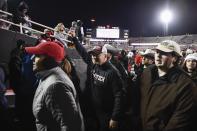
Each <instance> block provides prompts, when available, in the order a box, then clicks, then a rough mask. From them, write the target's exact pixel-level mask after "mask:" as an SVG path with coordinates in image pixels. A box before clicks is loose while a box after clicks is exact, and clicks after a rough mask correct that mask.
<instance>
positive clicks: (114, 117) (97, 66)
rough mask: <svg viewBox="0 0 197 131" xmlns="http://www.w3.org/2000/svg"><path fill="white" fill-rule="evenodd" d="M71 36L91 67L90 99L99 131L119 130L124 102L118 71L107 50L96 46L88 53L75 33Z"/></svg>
mask: <svg viewBox="0 0 197 131" xmlns="http://www.w3.org/2000/svg"><path fill="white" fill-rule="evenodd" d="M70 34H71V36H72V37H73V42H74V44H75V47H76V49H77V51H78V52H79V54H80V55H81V56H82V58H83V60H84V61H85V62H86V63H87V64H88V66H89V67H90V68H89V69H90V71H91V76H90V77H91V78H90V84H91V86H90V90H91V96H90V97H91V98H90V99H91V100H92V104H93V107H94V111H95V115H96V118H97V120H98V126H99V131H109V130H111V129H119V122H120V121H121V117H122V102H123V95H122V94H123V91H122V83H121V80H120V77H119V76H118V74H117V71H116V70H115V69H114V67H113V66H112V65H111V63H110V62H109V61H108V59H107V49H106V48H105V47H102V46H95V47H94V48H93V50H92V51H91V52H90V53H87V51H86V49H85V48H84V47H83V45H82V44H81V43H79V41H78V39H77V38H76V35H75V33H74V32H70Z"/></svg>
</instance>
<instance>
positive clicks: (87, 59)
mask: <svg viewBox="0 0 197 131" xmlns="http://www.w3.org/2000/svg"><path fill="white" fill-rule="evenodd" d="M73 42H74V44H75V48H76V50H77V52H78V53H79V54H80V56H81V57H82V58H83V60H84V62H85V63H86V64H88V65H92V64H93V63H92V58H91V55H90V54H88V52H87V51H86V49H85V48H84V47H83V45H82V44H81V43H79V40H78V39H77V38H76V37H74V38H73Z"/></svg>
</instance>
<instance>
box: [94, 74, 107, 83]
mask: <svg viewBox="0 0 197 131" xmlns="http://www.w3.org/2000/svg"><path fill="white" fill-rule="evenodd" d="M93 76H94V79H95V80H98V81H100V82H104V81H105V77H104V76H101V75H98V74H96V73H93Z"/></svg>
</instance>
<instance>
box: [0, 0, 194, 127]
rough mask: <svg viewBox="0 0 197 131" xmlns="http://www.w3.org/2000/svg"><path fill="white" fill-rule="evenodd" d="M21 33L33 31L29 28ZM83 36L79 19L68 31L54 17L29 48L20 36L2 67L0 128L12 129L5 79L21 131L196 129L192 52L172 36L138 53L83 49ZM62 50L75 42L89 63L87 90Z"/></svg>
mask: <svg viewBox="0 0 197 131" xmlns="http://www.w3.org/2000/svg"><path fill="white" fill-rule="evenodd" d="M27 10H28V6H27V5H26V4H24V3H22V4H20V6H19V8H18V12H17V13H19V12H21V13H19V14H20V15H21V17H24V18H23V19H30V18H29V17H28V16H26V15H25V14H26V13H27ZM21 17H18V18H16V23H17V20H20V19H21ZM24 24H25V25H24V26H27V27H31V24H30V23H29V24H28V23H26V22H25V23H24ZM23 32H24V33H26V34H28V35H31V31H29V30H26V29H25V30H23ZM83 37H84V33H83V28H82V22H81V21H77V22H73V23H72V26H71V28H70V29H67V28H65V26H64V24H63V23H58V24H57V26H56V27H55V29H54V31H51V30H45V31H44V34H42V35H41V36H40V37H39V38H38V40H37V42H36V43H32V45H31V46H30V45H27V44H26V43H25V41H23V40H18V41H17V47H16V48H15V49H13V50H12V52H11V53H10V60H9V64H8V68H9V73H8V72H7V70H6V69H5V68H4V66H3V65H0V123H1V124H2V127H3V129H7V130H11V128H10V127H11V126H10V125H11V124H12V123H10V121H9V120H7V119H6V117H9V115H10V114H8V113H7V110H8V103H7V100H6V97H5V92H6V84H7V83H6V82H7V79H9V86H10V87H11V88H12V89H13V91H14V93H15V107H14V110H15V114H16V116H15V121H18V123H19V127H20V128H18V129H17V130H20V131H23V130H24V131H26V130H28V131H36V130H37V131H111V130H114V131H196V130H197V126H196V120H197V113H196V112H197V52H196V51H195V50H191V49H188V50H186V51H182V50H181V48H180V45H179V44H178V43H176V42H175V41H172V40H165V41H162V42H160V43H159V44H158V45H157V46H156V47H155V48H154V49H146V50H144V51H143V52H141V51H138V50H131V51H125V50H120V49H117V48H116V47H114V46H112V45H110V44H104V45H102V46H101V45H97V46H94V47H93V48H91V49H90V50H87V49H86V48H85V46H84V45H83V42H84V41H83ZM62 39H66V40H69V41H64V40H62ZM66 48H75V49H76V50H77V52H78V53H79V55H80V56H81V58H82V59H83V61H84V62H85V63H86V64H87V73H86V74H84V75H86V77H87V80H86V83H85V88H84V90H82V89H81V87H80V77H81V76H78V74H77V72H76V67H75V66H74V64H73V63H74V61H73V59H71V57H70V56H69V54H68V53H67V52H66ZM4 126H5V128H4Z"/></svg>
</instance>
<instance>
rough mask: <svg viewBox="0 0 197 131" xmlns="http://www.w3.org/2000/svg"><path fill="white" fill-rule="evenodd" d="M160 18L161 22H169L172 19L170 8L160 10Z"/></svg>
mask: <svg viewBox="0 0 197 131" xmlns="http://www.w3.org/2000/svg"><path fill="white" fill-rule="evenodd" d="M160 18H161V22H163V23H165V24H166V23H169V22H171V20H172V12H171V11H170V10H167V9H166V10H164V11H162V12H161V15H160Z"/></svg>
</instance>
